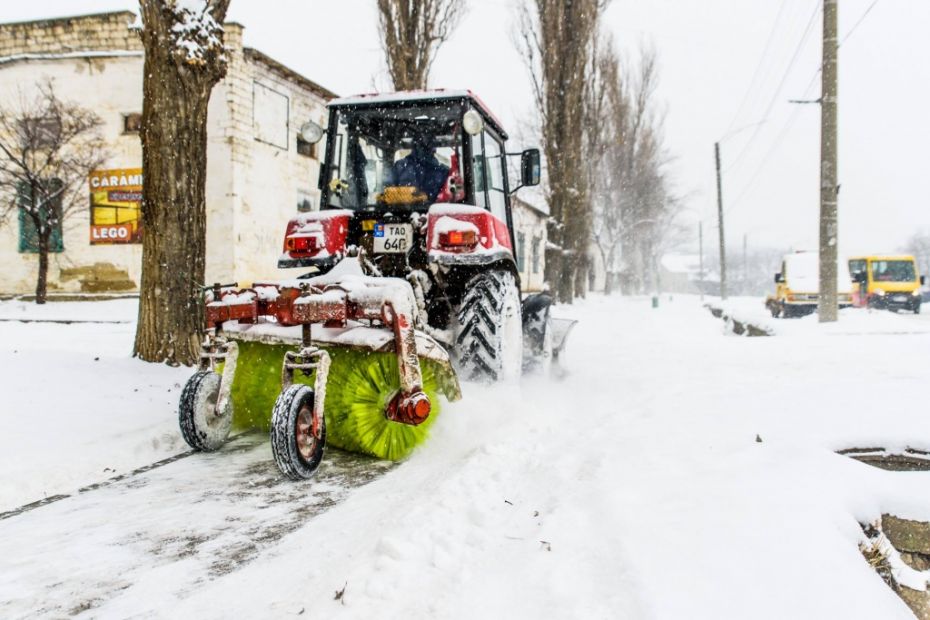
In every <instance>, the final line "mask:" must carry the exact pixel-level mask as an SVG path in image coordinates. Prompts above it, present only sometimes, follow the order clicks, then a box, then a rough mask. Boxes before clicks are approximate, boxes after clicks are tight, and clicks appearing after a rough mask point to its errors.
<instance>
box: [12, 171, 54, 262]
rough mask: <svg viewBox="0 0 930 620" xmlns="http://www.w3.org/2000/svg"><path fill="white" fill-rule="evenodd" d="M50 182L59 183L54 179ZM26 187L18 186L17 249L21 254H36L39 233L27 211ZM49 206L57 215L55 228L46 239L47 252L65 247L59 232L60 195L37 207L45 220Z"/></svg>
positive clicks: (40, 215)
mask: <svg viewBox="0 0 930 620" xmlns="http://www.w3.org/2000/svg"><path fill="white" fill-rule="evenodd" d="M52 183H59V184H60V181H58V179H54V180H53V181H52ZM28 193H29V192H28V189H26V188H25V187H23V186H20V192H19V251H20V253H22V254H37V253H38V252H39V235H38V232H37V231H36V224H35V221H34V220H33V218H32V216H31V215H30V214H29V213H28V212H27V207H28V200H29V198H28ZM49 207H51V209H52V212H54V213H56V214H57V215H58V217H56V218H55V228H54V229H53V230H52V234H51V236H50V237H49V240H48V249H49V252H63V251H64V249H65V245H64V241H63V238H62V234H61V195H60V194H59V195H58V196H57V198H56V199H55V200H53V201H52V203H51V205H49V206H48V207H40V208H39V217H40V218H41V219H42V220H46V221H47V218H48V215H49Z"/></svg>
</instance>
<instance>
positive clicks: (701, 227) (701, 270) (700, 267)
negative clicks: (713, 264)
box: [698, 222, 704, 301]
mask: <svg viewBox="0 0 930 620" xmlns="http://www.w3.org/2000/svg"><path fill="white" fill-rule="evenodd" d="M698 253H699V254H700V257H699V258H698V287H699V288H700V292H701V301H704V222H698Z"/></svg>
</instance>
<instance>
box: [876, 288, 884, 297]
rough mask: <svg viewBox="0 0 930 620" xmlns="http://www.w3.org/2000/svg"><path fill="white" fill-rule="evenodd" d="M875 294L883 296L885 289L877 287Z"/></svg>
mask: <svg viewBox="0 0 930 620" xmlns="http://www.w3.org/2000/svg"><path fill="white" fill-rule="evenodd" d="M875 294H876V295H878V296H879V297H882V296H883V295H884V294H885V291H883V290H882V289H880V288H877V289H875Z"/></svg>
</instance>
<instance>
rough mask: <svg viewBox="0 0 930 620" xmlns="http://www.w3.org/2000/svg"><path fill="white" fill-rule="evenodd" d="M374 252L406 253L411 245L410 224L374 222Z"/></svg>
mask: <svg viewBox="0 0 930 620" xmlns="http://www.w3.org/2000/svg"><path fill="white" fill-rule="evenodd" d="M374 233H375V253H377V254H400V253H406V252H407V251H408V250H410V247H411V246H412V245H413V225H412V224H375V230H374Z"/></svg>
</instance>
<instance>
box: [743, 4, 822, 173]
mask: <svg viewBox="0 0 930 620" xmlns="http://www.w3.org/2000/svg"><path fill="white" fill-rule="evenodd" d="M821 4H823V0H820V1H819V2H817V5H816V6H815V7H814V11H813V12H812V13H811V16H810V19H808V20H807V26H805V28H804V32H803V34H802V35H801V40H800V41H799V42H798V44H797V46H796V47H795V49H794V53H793V54H792V55H791V60H790V61H789V62H788V67H787V68H786V69H785V72H784V74H782V77H781V80H780V81H779V83H778V87H777V88H776V89H775V93H774V94H773V95H772V98H771V99H770V100H769V104H768V106H767V107H766V109H765V114H763V115H762V120H768V118H769V115H770V114H771V113H772V109H773V108H774V107H775V102H776V101H777V100H778V97H779V95H781V91H782V88H784V86H785V82H786V81H787V80H788V76H789V75H790V74H791V70H792V69H793V68H794V63H795V62H797V60H798V56H800V55H801V50H802V49H803V48H804V44H805V43H807V38H808V37H809V36H810V33H811V28H812V27H813V25H814V21H815V20H816V18H817V15H818V14H819V12H820V5H821ZM761 130H762V126H761V125H760V126H759V127H757V128H756V130H755V131H754V132H753V134H752V136H751V137H750V138H749V141H748V142H746V144H745V145H744V146H743V148H742V150H740V152H739V153H738V154H737V155H736V157H735V158H734V160H733V162H732V163H730V165H729V166H728V167H727V170H730V169H732V168H733V167H734V166H735V165H736V164H737V163H738V162H739V161H740V160H741V159H742V157H743V156H744V155H745V154H746V153H747V152H748V151H749V148H750V147H751V146H752V144H753V142H755V139H756V138H757V137H758V136H759V132H760V131H761Z"/></svg>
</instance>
